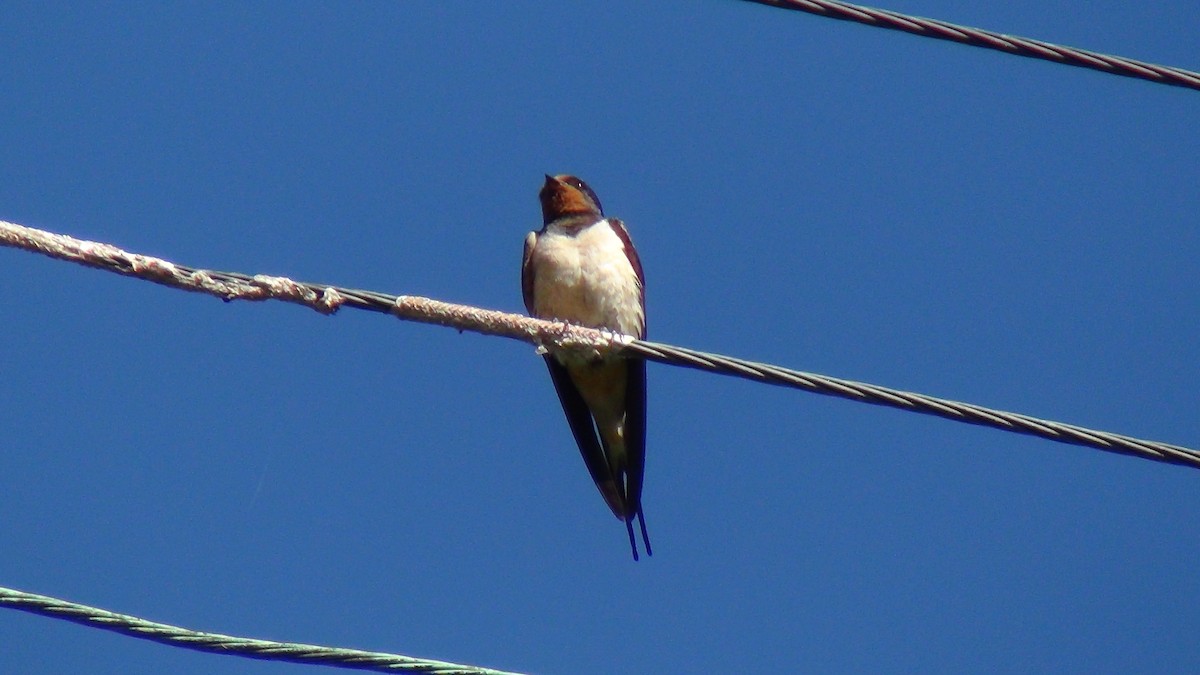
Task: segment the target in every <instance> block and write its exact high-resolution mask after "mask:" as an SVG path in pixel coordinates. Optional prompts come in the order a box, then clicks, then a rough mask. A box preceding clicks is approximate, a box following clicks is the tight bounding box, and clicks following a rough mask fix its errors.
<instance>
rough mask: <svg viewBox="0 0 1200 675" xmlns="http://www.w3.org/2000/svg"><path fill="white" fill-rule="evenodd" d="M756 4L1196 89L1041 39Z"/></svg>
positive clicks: (881, 13) (870, 10)
mask: <svg viewBox="0 0 1200 675" xmlns="http://www.w3.org/2000/svg"><path fill="white" fill-rule="evenodd" d="M749 1H750V2H755V3H758V4H760V5H768V6H771V7H778V8H780V9H791V10H795V11H798V12H808V13H809V14H817V15H819V16H824V17H828V18H830V19H840V20H842V21H854V22H856V23H862V24H866V25H868V26H875V27H877V28H888V29H891V30H898V31H903V32H905V33H912V34H913V35H920V36H922V37H929V38H936V39H938V40H948V41H950V42H957V43H959V44H965V45H971V46H973V47H983V48H985V49H995V50H997V51H1001V52H1005V53H1008V54H1013V55H1015V56H1025V57H1029V58H1032V59H1042V60H1043V61H1051V62H1053V63H1061V64H1064V65H1068V66H1076V67H1079V68H1090V69H1092V70H1099V71H1101V72H1104V73H1109V74H1112V75H1121V76H1123V77H1134V78H1138V79H1142V80H1149V81H1150V82H1157V83H1159V84H1167V85H1171V86H1174V87H1186V88H1188V89H1197V90H1200V73H1197V72H1193V71H1190V70H1184V69H1183V68H1175V67H1172V66H1160V65H1157V64H1153V63H1146V62H1144V61H1135V60H1133V59H1127V58H1125V57H1122V56H1113V55H1111V54H1101V53H1099V52H1093V51H1088V50H1086V49H1076V48H1074V47H1066V46H1063V45H1056V44H1053V43H1050V42H1042V41H1041V40H1032V39H1030V38H1023V37H1018V36H1015V35H1005V34H1003V33H995V32H992V31H990V30H984V29H982V28H971V27H970V26H959V25H957V24H953V23H948V22H946V21H939V20H937V19H926V18H923V17H919V16H910V15H908V14H901V13H899V12H893V11H890V10H886V9H876V8H874V7H864V6H862V5H853V4H850V3H848V2H839V1H838V0H749Z"/></svg>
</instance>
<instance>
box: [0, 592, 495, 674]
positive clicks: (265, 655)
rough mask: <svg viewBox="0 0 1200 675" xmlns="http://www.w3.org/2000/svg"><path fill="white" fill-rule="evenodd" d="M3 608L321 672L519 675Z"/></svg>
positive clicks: (35, 607) (66, 609)
mask: <svg viewBox="0 0 1200 675" xmlns="http://www.w3.org/2000/svg"><path fill="white" fill-rule="evenodd" d="M0 607H9V608H12V609H16V610H19V611H22V612H29V613H31V614H37V615H39V616H47V617H50V618H53V619H63V620H65V621H71V622H73V623H78V624H82V625H85V626H90V627H92V628H99V629H101V630H107V631H112V632H114V633H120V634H121V635H127V636H129V637H135V638H139V639H142V640H150V641H151V642H159V643H162V644H166V645H170V646H173V647H183V648H185V649H193V650H196V651H199V652H207V653H210V654H232V655H235V656H243V657H247V658H252V659H260V660H264V661H283V662H287V663H303V664H308V665H315V666H333V667H335V668H351V669H354V670H374V671H379V672H384V673H397V672H401V673H427V674H428V675H518V674H517V673H510V672H507V671H502V670H492V669H491V668H479V667H476V666H464V665H460V664H457V663H447V662H445V661H432V660H430V659H417V658H413V657H411V656H401V655H399V654H387V653H384V652H366V651H362V650H358V649H342V648H338V647H322V646H320V645H307V644H300V643H296V642H275V641H273V640H255V639H251V638H242V637H234V636H232V635H221V634H219V633H202V632H199V631H194V630H188V629H187V628H180V627H179V626H171V625H168V624H165V623H156V622H154V621H147V620H145V619H139V618H138V617H136V616H129V615H126V614H116V613H113V612H110V611H108V610H104V609H99V608H97V607H89V606H87V605H80V604H78V603H74V602H67V601H66V600H59V599H57V598H51V597H47V596H45V595H36V594H34V593H26V592H24V591H18V590H14V589H11V588H0Z"/></svg>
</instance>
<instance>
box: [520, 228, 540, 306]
mask: <svg viewBox="0 0 1200 675" xmlns="http://www.w3.org/2000/svg"><path fill="white" fill-rule="evenodd" d="M536 245H537V232H530V233H529V234H527V235H525V253H524V255H522V256H521V297H522V298H523V299H524V300H525V311H526V312H529V316H533V265H532V264H531V263H532V262H533V247H534V246H536Z"/></svg>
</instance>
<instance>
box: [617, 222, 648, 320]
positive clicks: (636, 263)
mask: <svg viewBox="0 0 1200 675" xmlns="http://www.w3.org/2000/svg"><path fill="white" fill-rule="evenodd" d="M608 222H609V224H610V225H612V229H613V232H615V233H616V234H617V237H618V238H619V239H620V240H621V243H622V244H624V245H625V257H626V258H628V259H629V264H630V265H632V266H633V271H634V273H635V274H637V280H638V291H639V292H640V294H641V295H640V296H639V298H638V301H639V302H641V303H642V325H641V330H640V331H639V332H638V334H637V335H636V336H635V337H637V338H639V339H643V340H644V339H646V320H645V316H646V313H645V309H646V275H645V274H644V273H643V272H642V260H641V258H639V257H638V254H637V249H636V248H634V247H633V239H631V238H630V237H629V230H627V229H625V223H622V222H621V221H620V220H618V219H616V218H609V219H608Z"/></svg>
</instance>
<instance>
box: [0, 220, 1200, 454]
mask: <svg viewBox="0 0 1200 675" xmlns="http://www.w3.org/2000/svg"><path fill="white" fill-rule="evenodd" d="M0 245H4V246H11V247H14V248H21V249H25V250H28V251H35V252H38V253H42V254H44V255H47V256H50V257H52V258H58V259H60V260H69V261H71V262H76V263H79V264H81V265H87V266H89V267H96V268H99V269H104V270H108V271H110V272H116V273H117V274H123V275H126V276H132V277H137V278H140V279H146V280H148V281H153V282H155V283H158V284H163V285H165V286H171V287H174V288H181V289H183V290H188V291H193V292H197V293H207V294H209V295H214V296H217V297H219V298H222V299H223V300H226V301H232V300H282V301H285V302H292V303H295V304H299V305H304V306H306V307H310V308H312V309H314V310H316V311H318V312H321V313H322V314H330V313H333V312H335V311H337V309H338V308H339V307H342V306H350V307H356V308H359V309H366V310H370V311H374V312H381V313H386V314H393V315H395V316H397V317H400V318H402V319H407V320H410V321H418V322H421V323H429V324H436V325H439V326H448V327H452V328H457V329H458V330H469V331H473V332H476V333H482V334H485V335H498V336H502V337H508V338H513V339H516V340H521V341H524V342H529V343H531V344H535V345H538V346H539V347H544V348H546V349H550V350H552V351H553V350H579V351H583V352H586V353H597V354H599V353H606V352H608V351H610V350H617V351H625V352H629V353H633V354H637V355H639V356H642V357H644V358H646V359H647V360H651V361H657V362H659V363H665V364H668V365H674V366H683V367H685V368H694V369H697V370H704V371H708V372H711V373H717V374H720V375H731V376H734V377H740V378H744V379H747V380H754V381H756V382H764V383H767V384H774V385H778V386H783V387H790V388H793V389H802V390H804V391H810V392H813V393H817V394H824V395H826V396H837V397H840V398H846V399H850V400H853V401H860V402H863V403H870V404H873V405H881V406H888V407H891V408H899V409H901V410H909V411H912V412H919V413H923V414H926V415H936V416H938V417H944V418H946V419H951V420H956V421H959V422H966V423H968V424H977V425H980V426H987V427H992V428H994V429H1001V430H1003V431H1012V432H1016V433H1021V434H1028V435H1030V436H1037V437H1039V438H1045V439H1048V440H1051V441H1056V442H1059V443H1069V444H1072V445H1082V446H1086V447H1091V448H1096V449H1099V450H1105V451H1108V452H1115V453H1120V454H1125V455H1133V456H1135V457H1142V458H1144V459H1151V460H1155V461H1158V462H1167V463H1171V464H1183V465H1186V466H1191V467H1193V468H1200V451H1197V450H1193V449H1191V448H1185V447H1183V446H1179V445H1172V444H1170V443H1161V442H1157V441H1147V440H1142V439H1138V438H1133V437H1130V436H1123V435H1121V434H1114V433H1110V432H1106V431H1097V430H1094V429H1087V428H1084V427H1080V426H1075V425H1072V424H1064V423H1062V422H1054V421H1050V420H1043V419H1039V418H1036V417H1030V416H1028V415H1022V414H1018V413H1010V412H1005V411H1002V410H993V409H991V408H985V407H983V406H978V405H973V404H970V403H960V402H958V401H950V400H947V399H941V398H935V397H933V396H926V395H924V394H916V393H913V392H907V391H900V390H898V389H889V388H887V387H881V386H878V385H874V384H867V383H864V382H854V381H852V380H843V379H840V378H836V377H829V376H826V375H817V374H814V373H805V372H801V371H798V370H791V369H788V368H782V367H780V366H774V365H770V364H766V363H756V362H754V361H746V360H744V359H737V358H733V357H729V356H722V355H720V354H709V353H706V352H700V351H696V350H692V349H686V348H683V347H675V346H672V345H665V344H659V343H655V342H646V341H644V340H637V339H635V338H633V337H630V336H628V335H617V334H614V333H610V332H608V331H603V330H596V329H593V328H582V327H580V326H572V325H569V324H566V323H562V322H557V321H544V320H542V319H533V318H530V317H527V316H523V315H521V314H510V313H508V312H498V311H495V310H490V309H481V308H478V307H471V306H469V305H456V304H451V303H447V302H442V301H439V300H431V299H429V298H421V297H416V296H408V295H401V296H394V295H387V294H385V293H377V292H374V291H360V290H354V289H349V288H341V287H338V286H330V285H326V284H313V283H305V282H299V281H293V280H291V279H288V278H286V277H275V276H265V275H256V276H250V275H246V274H239V273H236V272H216V271H213V270H203V269H195V268H191V267H185V266H183V265H176V264H175V263H172V262H169V261H166V260H163V259H161V258H154V257H150V256H145V255H139V254H136V253H128V252H126V251H123V250H121V249H119V248H117V247H115V246H111V245H109V244H101V243H97V242H91V241H84V240H80V239H75V238H73V237H68V236H66V235H61V234H54V233H52V232H46V231H44V230H38V229H34V228H30V227H25V226H22V225H17V224H15V223H8V222H4V221H0Z"/></svg>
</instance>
